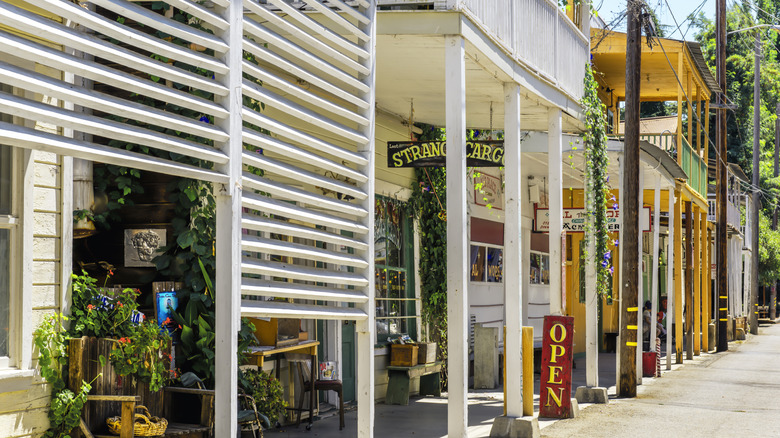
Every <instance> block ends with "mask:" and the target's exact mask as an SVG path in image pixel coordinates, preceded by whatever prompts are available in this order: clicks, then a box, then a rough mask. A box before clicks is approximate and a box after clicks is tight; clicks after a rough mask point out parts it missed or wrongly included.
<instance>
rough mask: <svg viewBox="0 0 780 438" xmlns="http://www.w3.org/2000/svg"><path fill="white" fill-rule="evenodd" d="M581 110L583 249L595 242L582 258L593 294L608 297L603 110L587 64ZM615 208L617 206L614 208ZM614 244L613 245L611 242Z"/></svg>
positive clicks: (609, 259) (609, 256)
mask: <svg viewBox="0 0 780 438" xmlns="http://www.w3.org/2000/svg"><path fill="white" fill-rule="evenodd" d="M582 106H583V109H584V110H585V132H584V134H583V135H582V139H583V143H584V146H585V206H586V211H587V212H588V213H587V214H588V219H589V220H588V221H587V222H586V225H585V239H586V245H585V247H586V248H587V247H588V245H587V243H589V242H590V239H594V240H595V254H587V253H585V254H584V257H585V259H587V257H593V258H595V264H596V293H598V294H599V295H601V296H610V295H611V293H612V284H611V281H610V279H611V276H612V273H613V272H614V267H613V264H612V253H611V251H610V250H609V243H610V239H609V230H608V229H607V205H608V204H607V203H608V201H614V197H613V196H612V194H611V193H610V189H609V175H608V174H607V164H608V163H609V157H608V156H607V131H606V127H607V120H606V113H605V110H606V108H605V106H604V104H603V103H602V102H601V100H599V97H598V84H597V83H596V79H595V78H594V77H593V71H592V70H591V66H590V64H588V65H587V66H586V71H585V93H584V95H583V98H582ZM614 208H617V204H614ZM615 243H616V244H617V242H615Z"/></svg>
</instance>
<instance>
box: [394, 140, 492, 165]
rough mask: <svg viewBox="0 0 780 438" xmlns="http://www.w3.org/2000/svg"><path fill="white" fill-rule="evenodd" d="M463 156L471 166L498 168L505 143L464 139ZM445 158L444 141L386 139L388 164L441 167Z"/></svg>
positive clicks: (445, 148) (444, 162)
mask: <svg viewBox="0 0 780 438" xmlns="http://www.w3.org/2000/svg"><path fill="white" fill-rule="evenodd" d="M466 156H467V160H466V163H467V165H468V166H471V167H501V166H503V165H504V142H503V141H502V140H484V141H483V140H480V141H467V142H466ZM446 161H447V142H446V141H389V142H387V167H393V168H398V167H444V166H445V165H446Z"/></svg>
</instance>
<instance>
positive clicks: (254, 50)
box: [244, 38, 368, 110]
mask: <svg viewBox="0 0 780 438" xmlns="http://www.w3.org/2000/svg"><path fill="white" fill-rule="evenodd" d="M244 50H246V51H247V52H249V53H251V54H253V55H255V56H256V57H257V59H258V61H260V62H262V63H267V64H268V65H271V66H273V67H274V68H276V69H280V70H282V71H284V72H286V73H288V74H290V75H292V76H295V77H297V78H299V79H301V80H303V81H306V82H308V83H309V84H311V85H313V86H315V87H317V88H319V89H321V90H323V91H326V92H328V93H330V94H331V95H333V96H335V97H338V98H339V99H341V100H345V101H347V102H349V103H351V104H353V105H355V106H357V107H358V108H361V109H364V110H365V109H368V103H367V102H366V101H365V100H363V99H361V98H360V97H358V96H356V95H354V94H352V93H351V92H349V91H347V90H345V89H343V88H340V87H338V86H336V85H334V84H332V83H331V82H329V81H327V80H325V79H323V78H322V77H320V76H317V75H315V74H313V73H311V72H309V71H308V70H306V69H303V68H301V67H299V66H297V65H295V64H293V63H292V62H290V61H288V60H286V59H285V58H283V57H281V56H279V55H277V54H276V53H274V52H272V51H270V50H268V49H266V48H265V47H263V46H261V45H260V44H257V43H256V42H254V41H252V40H249V39H246V38H245V39H244Z"/></svg>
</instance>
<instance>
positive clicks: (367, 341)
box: [355, 1, 465, 438]
mask: <svg viewBox="0 0 780 438" xmlns="http://www.w3.org/2000/svg"><path fill="white" fill-rule="evenodd" d="M365 12H366V14H365V15H366V16H367V17H369V18H370V21H369V23H368V24H366V25H362V26H360V27H361V30H362V31H363V32H364V33H366V34H367V35H369V36H370V37H371V42H372V44H371V45H370V54H371V56H370V58H369V59H367V60H365V61H363V66H364V67H367V68H368V69H369V71H370V72H371V73H370V76H369V77H367V78H366V80H365V82H367V83H368V86H369V91H368V92H367V93H365V94H363V95H362V96H361V98H362V99H363V100H365V101H366V102H368V107H367V109H365V110H363V111H361V112H360V114H361V115H362V116H363V117H365V118H366V119H368V120H369V123H368V125H366V127H365V128H363V130H362V132H363V134H364V135H365V137H366V138H367V139H368V143H367V144H366V146H365V148H363V149H360V150H359V151H358V152H360V153H361V154H362V155H363V156H364V157H365V158H366V160H368V162H367V163H366V164H365V165H364V166H362V168H361V169H360V172H361V173H363V174H364V175H366V176H367V177H368V181H367V182H366V184H365V192H366V193H368V195H369V196H368V197H367V198H366V199H365V200H363V202H362V203H361V204H362V205H361V207H362V208H363V209H365V210H366V211H367V212H368V215H366V217H365V218H364V219H363V221H362V222H363V225H364V226H365V227H366V229H368V230H372V231H373V230H374V220H375V216H374V214H375V213H374V205H375V201H374V195H375V193H376V177H375V176H376V166H375V161H376V153H375V152H376V151H375V149H376V143H375V137H376V135H375V132H374V130H375V127H376V123H375V118H376V111H375V110H374V107H375V103H376V95H375V91H376V87H375V82H376V44H375V42H376V2H373V1H372V2H370V6H369V7H368V10H367V11H365ZM464 135H465V129H464ZM464 192H465V190H464ZM365 243H366V245H367V247H366V249H365V252H364V254H365V256H364V260H366V261H367V262H368V264H367V265H366V267H365V268H364V269H363V275H364V277H365V278H367V279H368V280H369V281H368V285H367V286H366V288H365V291H366V296H367V297H368V300H367V301H366V302H365V303H364V304H362V305H361V307H362V308H363V311H364V312H365V313H366V315H367V316H368V317H367V318H366V319H365V320H363V321H358V322H357V323H356V324H355V347H356V348H355V350H356V356H357V357H356V359H357V360H356V362H357V363H356V376H355V383H356V386H357V387H356V389H357V394H356V397H357V405H358V412H357V417H358V418H357V422H358V424H357V432H358V436H359V437H361V438H372V437H373V436H374V413H375V409H376V405H375V402H374V343H375V342H376V322H375V321H376V320H375V317H376V313H375V312H376V309H375V307H374V305H375V303H374V296H375V294H376V290H375V287H376V285H375V283H374V281H373V278H374V234H373V232H371V233H369V234H368V236H366V242H365ZM418 339H419V338H418Z"/></svg>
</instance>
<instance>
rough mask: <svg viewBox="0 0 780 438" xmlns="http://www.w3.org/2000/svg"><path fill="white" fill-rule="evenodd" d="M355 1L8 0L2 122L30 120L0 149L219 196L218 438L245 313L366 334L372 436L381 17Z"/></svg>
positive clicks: (225, 427)
mask: <svg viewBox="0 0 780 438" xmlns="http://www.w3.org/2000/svg"><path fill="white" fill-rule="evenodd" d="M351 4H356V5H357V6H349V5H347V4H346V3H344V2H343V1H341V0H327V1H325V0H307V1H304V2H289V1H286V0H268V1H258V0H246V1H241V0H212V1H210V2H205V3H202V2H199V1H191V0H166V1H165V2H132V1H127V0H90V2H89V3H83V4H80V3H79V2H77V1H75V2H74V1H66V0H31V1H30V2H29V4H28V3H24V2H21V1H11V0H9V1H3V0H0V16H1V17H2V24H3V27H2V29H0V82H2V83H5V84H7V85H10V86H12V87H14V89H15V92H14V93H13V94H12V93H0V107H2V108H3V112H5V113H9V114H12V115H14V116H16V117H17V120H23V119H26V120H30V121H32V122H34V123H16V124H10V123H0V144H9V145H12V146H17V147H22V148H28V149H38V150H44V151H50V152H55V153H58V154H63V155H70V156H74V157H77V158H83V159H88V160H93V161H98V162H103V163H108V164H117V165H123V166H128V167H133V168H138V169H141V170H148V171H154V172H160V173H165V174H171V175H177V176H183V177H189V178H196V179H200V180H203V181H207V182H211V183H214V184H215V194H216V195H217V245H216V253H217V279H216V293H217V356H218V357H220V358H228V357H231V359H225V360H222V361H218V363H217V375H218V377H217V398H216V404H217V406H216V409H217V416H216V417H217V425H216V427H217V430H216V434H217V436H233V435H235V432H236V430H235V427H236V426H235V420H234V419H235V415H236V406H235V404H236V396H235V393H236V387H235V385H236V379H235V369H236V366H237V364H236V359H235V357H236V355H235V348H236V339H235V338H236V329H237V327H239V324H240V322H239V320H240V316H242V315H243V316H258V317H295V318H309V319H337V320H339V319H344V320H356V321H358V325H357V349H358V364H357V379H358V382H357V397H358V406H359V421H358V423H359V424H358V427H359V429H358V433H359V435H360V436H372V434H373V427H372V424H373V409H374V408H373V352H372V348H373V332H374V316H373V312H374V310H373V297H374V290H373V288H374V281H373V276H374V272H373V270H374V268H373V230H374V211H373V210H374V187H373V184H374V144H373V138H374V132H373V129H374V128H373V122H374V113H373V108H374V94H373V90H374V41H375V27H374V23H375V2H374V1H367V0H359V1H357V2H352V3H351ZM20 6H21V7H20ZM174 10H178V11H181V12H184V13H186V14H189V15H188V16H187V18H188V19H187V20H185V22H182V21H179V20H176V19H174V18H173V14H172V13H171V12H173V11H174ZM31 11H37V12H31ZM40 11H45V13H44V14H45V15H41V12H40ZM65 77H69V78H72V77H76V78H79V80H76V81H75V83H72V82H74V81H69V82H66V81H65V80H63V78H65ZM36 123H38V124H46V125H47V126H55V127H57V130H56V132H58V133H68V134H70V133H72V132H74V131H75V132H77V133H78V134H79V135H76V136H65V135H61V134H58V133H52V132H48V133H44V132H42V131H39V130H36V129H34V128H31V127H29V126H34V125H35V124H36ZM82 134H83V135H82ZM239 241H240V244H239ZM270 298H283V299H286V301H283V302H279V301H270V300H269V299H270Z"/></svg>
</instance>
